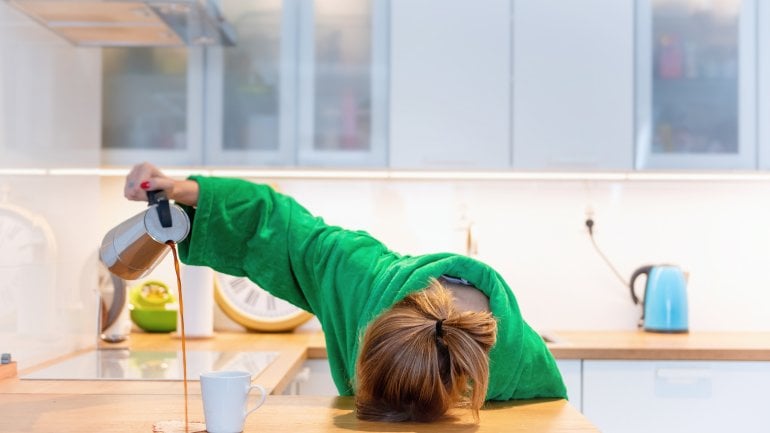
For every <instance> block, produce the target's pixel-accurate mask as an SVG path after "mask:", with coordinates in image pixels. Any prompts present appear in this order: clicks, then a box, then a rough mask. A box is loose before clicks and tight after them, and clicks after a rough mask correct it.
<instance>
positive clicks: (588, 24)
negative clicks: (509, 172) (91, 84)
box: [511, 0, 634, 170]
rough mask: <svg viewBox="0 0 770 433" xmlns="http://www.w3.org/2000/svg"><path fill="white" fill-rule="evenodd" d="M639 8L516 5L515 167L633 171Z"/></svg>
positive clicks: (590, 0) (592, 3)
mask: <svg viewBox="0 0 770 433" xmlns="http://www.w3.org/2000/svg"><path fill="white" fill-rule="evenodd" d="M633 5H634V2H633V1H632V0H622V1H619V0H581V1H576V2H565V1H561V0H514V1H513V61H512V65H513V112H512V116H511V119H512V120H511V128H512V130H513V167H514V168H516V169H535V170H543V169H545V170H561V169H617V170H629V169H631V168H632V166H633V143H632V137H633V131H634V129H633V128H634V56H633V53H634V31H633V29H634V7H633Z"/></svg>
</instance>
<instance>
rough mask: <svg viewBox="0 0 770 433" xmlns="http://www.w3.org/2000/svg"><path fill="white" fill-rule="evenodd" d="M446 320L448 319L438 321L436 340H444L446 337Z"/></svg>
mask: <svg viewBox="0 0 770 433" xmlns="http://www.w3.org/2000/svg"><path fill="white" fill-rule="evenodd" d="M444 320H446V319H438V320H436V339H439V338H442V337H443V336H444V330H443V329H442V326H443V325H444Z"/></svg>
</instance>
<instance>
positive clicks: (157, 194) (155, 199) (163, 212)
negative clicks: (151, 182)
mask: <svg viewBox="0 0 770 433" xmlns="http://www.w3.org/2000/svg"><path fill="white" fill-rule="evenodd" d="M154 204H157V205H158V218H160V226H161V227H165V228H168V227H171V226H172V225H174V223H173V221H172V219H171V206H170V205H169V203H168V198H167V197H166V193H165V191H163V190H162V189H156V190H153V191H147V205H148V206H152V205H154Z"/></svg>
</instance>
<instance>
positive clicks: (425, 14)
mask: <svg viewBox="0 0 770 433" xmlns="http://www.w3.org/2000/svg"><path fill="white" fill-rule="evenodd" d="M391 5H392V6H391V58H390V64H391V75H390V166H391V167H394V168H471V169H472V168H508V167H509V165H510V124H509V123H510V58H511V44H510V38H511V35H510V25H511V21H510V8H511V4H510V0H487V1H483V2H479V1H474V0H393V1H392V3H391Z"/></svg>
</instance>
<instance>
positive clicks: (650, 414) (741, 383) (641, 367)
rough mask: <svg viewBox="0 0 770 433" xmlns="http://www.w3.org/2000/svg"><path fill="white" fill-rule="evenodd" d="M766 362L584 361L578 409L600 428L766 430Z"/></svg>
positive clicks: (769, 372)
mask: <svg viewBox="0 0 770 433" xmlns="http://www.w3.org/2000/svg"><path fill="white" fill-rule="evenodd" d="M768 389H770V362H742V361H729V362H728V361H605V360H584V361H583V414H584V415H585V416H586V417H588V419H590V420H591V422H593V423H594V424H596V426H597V427H599V429H600V430H601V431H603V432H605V433H615V432H622V433H634V432H645V433H647V432H656V433H666V432H672V433H673V432H702V433H708V432H714V433H717V432H719V433H721V432H727V431H735V432H742V433H752V432H757V433H759V432H767V431H768V429H769V428H770V412H768V411H767V407H766V406H767V404H766V394H767V390H768Z"/></svg>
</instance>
